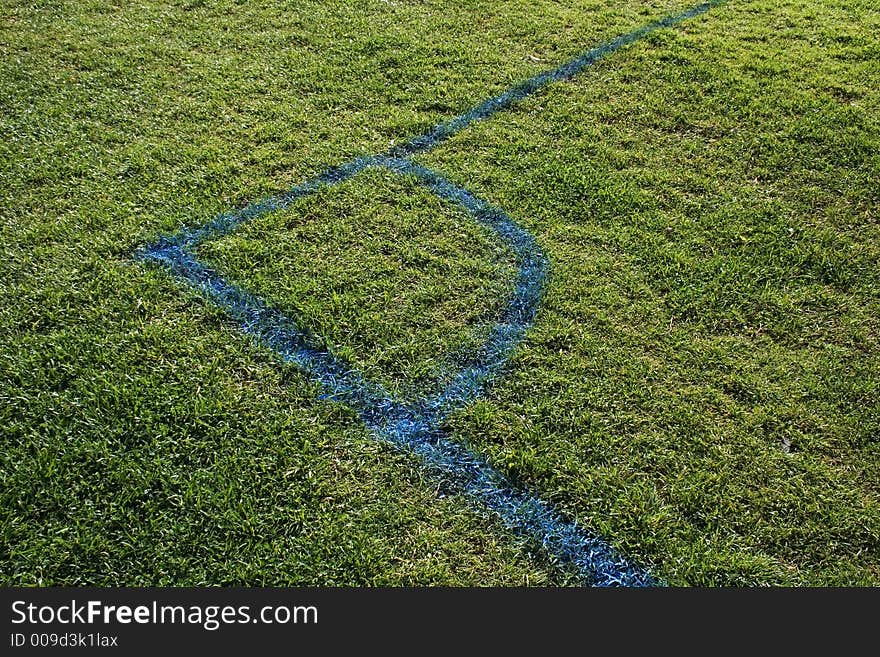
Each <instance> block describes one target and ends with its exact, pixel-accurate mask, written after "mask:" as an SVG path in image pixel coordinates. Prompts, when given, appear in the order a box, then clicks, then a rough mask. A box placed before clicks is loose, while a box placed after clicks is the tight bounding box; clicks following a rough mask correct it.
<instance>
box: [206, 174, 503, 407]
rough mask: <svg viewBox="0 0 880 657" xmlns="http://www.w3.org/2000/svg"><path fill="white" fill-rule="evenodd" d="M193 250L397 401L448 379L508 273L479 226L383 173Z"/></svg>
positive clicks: (497, 244) (496, 302)
mask: <svg viewBox="0 0 880 657" xmlns="http://www.w3.org/2000/svg"><path fill="white" fill-rule="evenodd" d="M198 253H199V255H200V256H201V257H202V258H203V260H204V262H206V263H209V264H212V265H213V266H215V267H216V268H217V269H219V270H220V271H222V272H224V274H225V275H226V276H227V278H228V279H229V280H233V281H235V282H236V283H237V284H239V285H240V286H241V287H244V288H245V289H248V290H251V291H253V292H254V293H256V294H258V295H260V296H262V297H263V298H267V299H272V300H274V301H275V302H276V304H278V305H279V306H281V307H282V308H284V309H285V310H286V311H287V312H288V313H290V314H292V315H293V316H294V317H297V318H298V319H299V326H300V327H301V328H302V329H304V330H305V331H307V332H309V333H310V334H311V335H314V336H320V338H321V339H322V340H323V341H324V342H326V343H327V344H328V345H329V346H330V348H331V350H332V352H333V353H334V355H336V357H337V358H340V359H343V360H345V361H347V362H350V363H352V364H353V365H355V366H356V367H357V368H358V370H359V371H360V372H362V373H364V375H366V376H367V377H369V378H370V379H372V380H376V381H380V382H382V383H384V384H385V387H386V389H388V390H389V391H391V392H393V393H395V394H396V395H399V396H404V397H406V396H409V397H411V396H413V394H417V393H422V394H425V393H426V392H427V391H428V390H430V389H431V387H432V386H431V384H432V383H434V382H435V381H438V380H439V381H443V380H447V379H448V377H449V375H450V374H452V373H454V372H455V371H456V367H455V364H456V360H461V359H460V358H458V359H457V358H456V357H457V356H460V355H461V354H467V353H469V351H471V350H473V349H474V348H476V347H478V346H479V345H480V344H481V341H480V339H479V338H480V337H481V336H482V335H484V334H485V333H486V330H487V329H488V327H489V326H490V324H491V321H492V320H493V319H494V317H496V316H497V314H498V313H499V312H500V310H501V307H502V305H503V302H504V300H505V299H506V298H507V297H508V295H509V294H510V293H511V291H512V287H513V278H514V275H515V262H514V261H513V260H514V258H513V255H512V254H511V253H510V252H509V251H507V250H506V248H505V246H504V244H503V243H502V242H501V240H500V239H498V238H497V237H496V236H494V235H493V234H492V233H491V232H490V231H489V230H488V229H484V228H481V227H480V226H478V225H477V223H476V222H475V221H474V220H473V218H472V217H471V216H470V215H469V214H468V213H467V212H466V211H464V210H463V209H461V208H458V207H455V206H453V205H452V204H450V203H448V202H445V201H442V200H440V199H439V198H437V196H435V195H434V194H432V193H431V192H430V191H428V190H427V189H425V188H424V186H422V185H420V184H419V183H418V181H417V180H415V179H410V178H409V177H403V176H401V175H400V174H395V173H392V172H391V171H389V170H387V169H372V170H368V171H366V172H364V173H362V174H360V175H358V176H356V177H355V178H353V179H352V180H349V181H346V182H344V183H341V184H339V185H336V186H333V187H325V188H324V189H322V190H320V191H319V192H317V193H315V194H311V195H309V196H306V197H304V198H302V199H300V200H298V201H297V202H295V203H293V204H292V206H291V207H289V208H288V209H286V210H285V211H283V212H278V213H274V214H270V215H268V216H267V217H263V218H260V219H258V220H256V221H254V222H253V223H251V224H249V225H246V226H245V227H244V228H242V229H241V230H240V231H238V232H236V233H233V234H232V235H229V236H226V237H223V238H221V239H218V240H215V241H211V242H207V243H206V244H204V245H202V246H201V247H200V248H199V251H198ZM480 329H482V330H480Z"/></svg>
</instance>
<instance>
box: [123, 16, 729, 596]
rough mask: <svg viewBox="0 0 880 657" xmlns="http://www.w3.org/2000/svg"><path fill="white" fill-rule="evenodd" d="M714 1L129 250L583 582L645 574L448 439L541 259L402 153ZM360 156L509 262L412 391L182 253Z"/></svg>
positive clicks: (523, 314)
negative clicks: (454, 217)
mask: <svg viewBox="0 0 880 657" xmlns="http://www.w3.org/2000/svg"><path fill="white" fill-rule="evenodd" d="M724 1H725V0H710V1H709V2H705V3H703V4H700V5H697V6H695V7H692V8H691V9H688V10H687V11H684V12H681V13H679V14H674V15H671V16H667V17H665V18H662V19H660V20H658V21H655V22H653V23H650V24H648V25H646V26H643V27H640V28H638V29H636V30H633V31H632V32H629V33H627V34H624V35H622V36H619V37H617V38H615V39H613V40H611V41H608V42H607V43H604V44H602V45H600V46H598V47H596V48H593V49H592V50H589V51H587V52H586V53H584V54H583V55H581V56H580V57H578V58H576V59H574V60H571V61H570V62H567V63H566V64H563V65H562V66H560V67H558V68H556V69H554V70H552V71H548V72H545V73H541V74H540V75H537V76H535V77H532V78H529V79H528V80H526V81H525V82H522V83H520V84H518V85H517V86H515V87H513V88H511V89H509V90H507V91H505V92H504V93H502V94H500V95H498V96H495V97H493V98H490V99H489V100H487V101H485V102H483V103H481V104H480V105H478V106H476V107H475V108H473V109H472V110H470V111H469V112H467V113H465V114H462V115H460V116H458V117H455V118H453V119H450V120H448V121H445V122H443V123H440V124H438V125H437V126H435V127H434V128H433V129H432V130H430V131H429V132H427V133H425V134H424V135H421V136H419V137H415V138H413V139H412V140H410V141H408V142H407V143H405V144H403V145H401V146H398V147H394V148H392V149H390V150H389V151H388V152H387V153H386V154H385V155H378V156H372V157H364V158H358V159H355V160H352V161H351V162H348V163H346V164H343V165H341V166H338V167H334V168H331V169H328V170H327V171H325V172H324V173H322V174H320V175H318V176H316V177H314V178H312V179H311V180H308V181H306V182H304V183H302V184H300V185H297V186H295V187H293V188H291V189H289V190H288V191H286V192H284V193H281V194H278V195H276V196H271V197H268V198H265V199H263V200H261V201H258V202H255V203H251V204H249V205H247V206H245V207H243V208H241V209H238V210H234V211H231V212H227V213H224V214H221V215H219V216H218V217H216V218H215V219H214V220H213V221H211V222H208V223H206V224H204V225H203V226H200V227H196V228H184V229H182V230H180V231H179V232H177V233H175V234H174V235H171V236H166V237H162V238H160V239H159V240H157V241H156V242H154V243H153V244H150V245H148V246H146V247H144V248H142V249H139V250H138V251H137V252H136V254H135V255H136V257H137V258H139V259H141V260H145V261H153V262H157V263H160V264H161V265H163V266H164V267H166V268H167V269H168V270H170V272H171V273H172V274H173V275H174V276H175V277H176V278H178V279H179V280H181V281H183V282H185V283H186V284H187V285H189V286H190V287H192V288H194V289H195V290H197V291H198V292H199V293H201V294H202V295H203V296H204V297H206V298H208V299H209V300H211V301H212V302H213V303H215V304H216V305H218V306H220V307H221V308H223V309H224V310H226V312H227V313H228V314H229V315H230V316H231V317H232V318H233V319H234V320H235V322H236V323H237V324H238V325H239V327H240V328H241V329H242V331H244V332H245V333H246V334H248V335H250V336H251V337H252V338H254V339H255V340H256V341H257V342H259V343H260V344H262V345H264V346H265V347H268V348H269V349H271V350H272V351H274V352H275V353H277V354H278V355H279V356H280V357H281V359H282V360H283V361H284V362H287V363H292V364H295V365H296V366H297V367H299V368H300V369H301V370H303V371H304V372H305V373H307V374H308V375H309V377H310V378H311V380H312V381H314V382H315V383H317V384H318V385H319V386H320V387H321V389H322V394H321V396H322V397H323V398H326V399H332V400H334V401H338V402H341V403H344V404H346V405H348V406H350V407H351V408H352V409H353V410H354V411H355V412H356V413H357V415H358V417H359V418H360V419H361V421H362V422H363V423H364V424H365V425H366V427H367V428H368V429H369V431H370V432H371V433H372V434H373V435H374V436H376V437H377V438H380V439H382V440H385V441H387V442H390V443H391V444H393V445H395V446H397V447H399V448H401V449H404V450H407V451H410V452H413V453H415V454H416V455H417V456H419V457H420V458H421V460H422V462H423V463H424V465H425V467H426V468H427V469H428V470H429V471H430V472H431V473H432V474H434V475H435V476H437V477H438V478H439V479H440V481H441V482H442V483H443V485H444V486H446V487H448V488H449V489H451V490H454V491H457V492H459V493H462V494H464V495H465V496H467V497H468V498H470V499H472V500H475V501H478V502H480V503H481V504H482V505H483V506H485V507H486V508H488V509H490V510H492V511H493V512H494V513H496V514H497V515H498V516H499V517H500V518H501V520H502V521H503V523H504V524H505V525H506V526H507V527H508V528H510V529H512V530H514V531H515V532H517V533H518V534H520V535H523V536H525V537H528V538H530V539H532V540H535V541H537V542H538V543H540V544H541V545H542V546H543V548H544V549H545V550H546V551H547V553H548V554H549V555H550V557H551V558H552V559H553V560H554V561H555V562H556V563H557V564H559V565H560V566H562V567H564V568H566V569H574V570H575V572H576V573H577V575H578V576H579V578H580V579H581V581H582V582H583V583H585V584H589V585H593V586H651V585H655V584H657V583H658V582H657V581H656V580H654V578H652V577H651V575H650V574H648V573H647V571H645V570H644V569H642V568H639V567H638V566H635V565H634V564H632V563H630V562H629V561H628V560H627V559H626V558H624V557H623V556H622V555H620V554H619V553H618V552H617V551H615V550H614V549H613V548H611V547H610V546H609V545H608V544H607V543H606V542H604V541H603V540H602V539H600V538H599V537H597V536H595V535H593V534H592V533H591V532H589V531H588V530H586V529H584V528H582V527H580V526H578V524H577V522H576V521H574V522H573V521H569V520H567V519H566V518H564V517H563V516H562V515H561V514H560V513H559V512H558V511H556V510H555V509H553V508H552V507H551V506H550V505H548V504H547V503H545V502H543V501H542V500H540V499H539V498H538V497H536V496H534V495H532V494H531V493H529V492H528V491H524V490H521V489H519V488H517V487H516V486H514V485H513V483H512V482H511V481H510V480H509V478H508V477H506V476H505V475H504V474H502V473H500V472H499V471H497V470H495V469H494V468H493V467H492V466H491V465H490V464H489V463H488V462H487V461H486V460H485V459H483V458H482V457H480V456H479V455H477V454H475V453H474V452H472V451H471V450H470V449H468V448H467V447H466V446H465V445H463V444H461V443H459V442H456V441H454V440H452V439H451V438H450V436H449V431H448V430H446V429H445V428H444V424H445V421H446V420H447V418H448V416H449V414H450V413H452V412H453V411H455V410H457V409H460V408H462V407H464V406H466V405H467V404H469V403H470V402H472V401H473V400H474V399H476V398H477V397H479V396H480V394H482V392H483V390H484V389H485V386H486V385H487V384H488V383H489V382H490V381H491V380H492V379H493V378H495V377H497V376H498V375H499V374H500V371H501V369H502V368H503V367H504V365H505V364H506V363H507V361H508V359H509V358H510V356H511V354H512V353H513V350H514V349H515V348H516V346H517V345H518V344H519V343H520V342H521V341H522V339H523V338H524V336H525V333H526V331H527V330H528V329H529V328H530V327H531V325H532V323H533V321H534V319H535V314H536V312H537V307H538V303H539V301H540V297H541V291H542V289H543V284H544V280H545V278H546V274H547V266H548V265H547V259H546V258H545V256H544V254H543V253H542V251H541V249H540V248H539V247H538V245H537V243H536V242H535V240H534V238H533V237H532V235H531V234H530V233H528V231H526V230H525V229H523V228H522V227H521V226H519V225H518V224H517V223H516V222H514V221H513V220H512V219H511V218H510V217H508V216H507V215H506V214H505V213H504V212H502V211H501V210H499V209H498V208H495V207H493V206H491V205H489V204H487V203H486V202H484V201H482V200H480V199H479V198H477V197H476V196H474V195H473V194H471V193H470V192H468V191H467V190H465V189H463V188H461V187H458V186H456V185H454V184H452V183H450V182H449V181H448V180H446V179H445V178H444V177H443V176H441V175H440V174H438V173H437V172H435V171H432V170H430V169H427V168H425V167H423V166H421V165H419V164H417V163H415V162H413V161H412V160H411V159H409V158H410V157H412V156H413V155H415V154H417V153H423V152H425V151H427V150H429V149H431V148H433V147H434V146H436V145H438V144H439V143H440V142H442V141H443V140H445V139H446V138H448V137H450V136H451V135H453V134H455V133H456V132H459V131H460V130H462V129H463V128H465V127H467V126H469V125H470V124H471V123H473V122H475V121H478V120H482V119H485V118H488V117H490V116H492V115H493V114H495V113H497V112H499V111H501V110H503V109H506V108H508V107H510V106H512V105H513V104H515V103H517V102H519V101H520V100H522V99H523V98H525V97H526V96H528V95H530V94H532V93H534V92H536V91H538V90H539V89H541V88H543V87H545V86H547V85H548V84H550V83H551V82H556V81H560V80H566V79H568V78H571V77H572V76H573V75H575V74H576V73H577V72H579V71H581V70H583V69H584V68H586V67H588V66H590V65H591V64H593V63H594V62H596V61H597V60H598V59H600V58H602V57H604V56H606V55H608V54H611V53H613V52H615V51H617V50H618V49H620V48H622V47H623V46H625V45H628V44H631V43H633V42H635V41H637V40H639V39H641V38H643V37H645V36H647V35H648V34H650V33H652V32H654V31H656V30H658V29H661V28H665V27H670V26H672V25H675V24H677V23H680V22H682V21H684V20H687V19H688V18H692V17H695V16H698V15H699V14H702V13H704V12H706V11H708V10H709V9H710V8H711V7H713V6H715V5H718V4H721V3H722V2H724ZM370 167H382V168H386V169H388V170H390V171H393V172H395V173H398V174H401V175H407V176H413V177H415V178H416V179H417V180H418V182H419V183H420V184H422V185H423V186H424V187H426V188H427V189H429V190H430V191H431V192H432V193H434V194H435V195H437V196H438V197H439V198H441V199H444V200H446V201H448V202H450V203H452V204H455V205H457V206H459V207H460V208H462V209H464V210H465V211H467V212H468V213H469V214H470V216H471V217H472V218H473V219H474V220H475V221H476V222H477V223H479V224H481V225H483V226H485V227H486V228H488V229H489V230H491V231H493V232H494V233H495V234H496V235H497V236H498V237H499V238H500V239H501V240H502V241H503V242H504V243H505V244H506V246H507V247H508V248H509V249H510V251H511V252H512V253H513V255H514V257H515V259H516V262H517V268H518V269H517V279H516V284H515V286H514V290H513V292H512V294H511V295H510V296H509V298H508V299H507V302H506V304H505V306H504V308H503V310H502V311H501V313H500V316H499V317H498V318H497V320H496V322H495V324H494V325H493V327H492V328H491V330H490V332H489V336H488V338H487V339H486V340H485V341H484V343H483V345H482V346H481V347H480V348H479V349H477V350H476V351H475V352H474V353H473V354H472V355H471V357H470V359H469V360H468V361H467V362H466V363H465V364H464V365H463V366H462V367H461V368H460V369H459V371H458V373H457V374H456V375H455V376H454V377H453V378H452V381H451V383H449V384H448V385H446V386H440V389H439V390H438V391H436V392H434V393H433V394H430V395H427V396H426V397H424V398H422V399H420V400H417V401H415V402H403V401H400V400H397V399H395V398H393V397H392V396H391V395H390V394H389V393H388V392H387V391H386V390H385V389H384V388H383V387H382V386H381V385H380V384H378V383H376V382H374V381H369V380H367V379H366V378H365V377H364V376H363V375H362V374H361V373H360V372H358V371H357V370H356V369H355V368H353V367H352V366H351V365H350V364H348V363H345V362H344V361H342V360H340V359H338V358H336V357H335V356H334V355H333V354H332V353H331V352H330V350H329V349H328V348H327V346H326V345H325V344H324V343H323V342H322V341H321V340H320V339H319V338H317V337H315V336H312V335H309V334H307V333H306V332H304V331H303V330H301V329H300V328H299V327H298V326H297V324H296V322H295V321H293V320H292V319H291V318H289V317H287V316H286V315H285V314H284V313H282V312H281V311H279V310H277V309H275V308H273V307H271V306H269V305H267V304H266V303H265V302H264V301H262V300H261V299H259V298H258V297H256V296H255V295H253V294H251V293H250V292H248V291H246V290H243V289H241V288H239V287H237V286H235V285H233V284H231V283H229V282H228V281H227V280H226V279H225V278H224V277H223V276H222V275H221V274H220V273H218V272H216V271H215V270H214V269H212V268H211V267H208V266H207V265H205V264H203V263H201V262H200V261H199V260H198V259H197V258H196V256H195V254H194V251H195V249H196V247H197V246H198V245H199V244H201V243H203V242H204V241H206V240H210V239H216V238H218V237H221V236H223V235H226V234H228V233H230V232H232V231H233V230H235V229H236V228H238V227H240V226H241V225H242V224H244V223H246V222H248V221H250V220H252V219H255V218H257V217H260V216H262V215H265V214H268V213H271V212H277V211H280V210H284V209H286V208H288V207H290V205H291V204H292V203H294V202H295V201H296V200H297V199H299V198H302V197H305V196H307V195H309V194H313V193H315V192H317V191H319V190H320V189H322V188H324V187H327V186H330V185H334V184H337V183H340V182H343V181H346V180H349V179H350V178H352V177H354V176H355V175H357V174H358V173H360V172H362V171H364V170H365V169H367V168H370Z"/></svg>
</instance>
